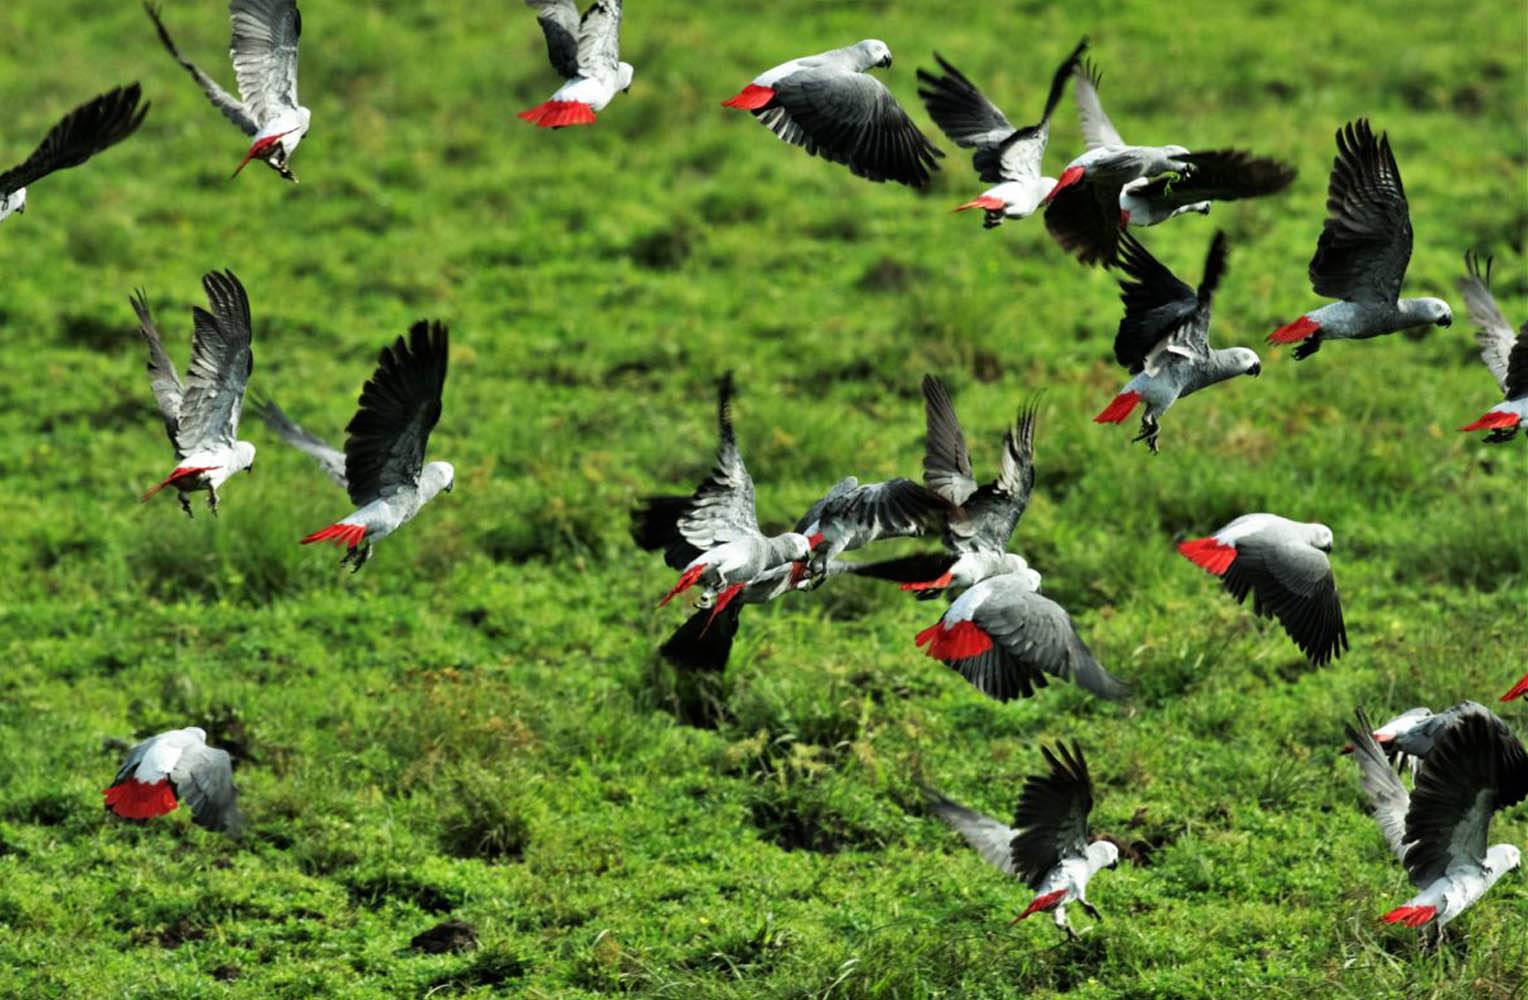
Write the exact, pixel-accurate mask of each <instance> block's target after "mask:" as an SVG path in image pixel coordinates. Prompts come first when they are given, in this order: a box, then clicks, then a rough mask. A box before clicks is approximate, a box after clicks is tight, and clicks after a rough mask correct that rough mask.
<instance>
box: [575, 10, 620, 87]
mask: <svg viewBox="0 0 1528 1000" xmlns="http://www.w3.org/2000/svg"><path fill="white" fill-rule="evenodd" d="M620 62H621V0H595V2H594V3H593V4H590V6H589V9H588V10H586V11H584V17H583V20H582V21H581V22H579V26H578V70H579V74H580V75H582V76H585V77H590V78H598V77H600V76H613V75H614V74H615V72H616V68H617V67H618V66H619V65H620Z"/></svg>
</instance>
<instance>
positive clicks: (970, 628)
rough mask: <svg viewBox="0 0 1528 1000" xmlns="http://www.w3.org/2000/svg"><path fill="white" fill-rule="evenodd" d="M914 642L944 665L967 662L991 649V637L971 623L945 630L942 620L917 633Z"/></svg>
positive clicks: (960, 623) (958, 623) (957, 623)
mask: <svg viewBox="0 0 1528 1000" xmlns="http://www.w3.org/2000/svg"><path fill="white" fill-rule="evenodd" d="M916 641H917V644H918V645H920V646H923V645H927V646H928V649H927V650H926V652H927V653H928V655H930V656H932V657H933V658H934V659H936V660H943V661H944V662H946V663H953V662H954V661H956V660H968V659H970V658H971V657H973V656H980V655H981V654H982V653H985V652H986V651H987V650H989V649H991V648H992V637H991V636H990V635H988V634H987V633H986V632H984V631H982V629H981V626H979V625H977V624H976V623H975V622H971V621H964V622H956V623H955V624H954V625H951V626H950V627H949V628H945V625H944V620H943V619H940V620H939V621H937V622H935V623H934V624H933V625H930V626H929V627H928V628H926V629H924V630H923V631H922V632H919V633H918V636H917V639H916Z"/></svg>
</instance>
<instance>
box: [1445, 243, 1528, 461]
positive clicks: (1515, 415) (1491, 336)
mask: <svg viewBox="0 0 1528 1000" xmlns="http://www.w3.org/2000/svg"><path fill="white" fill-rule="evenodd" d="M1464 266H1465V268H1466V269H1467V270H1468V271H1469V273H1468V274H1467V275H1466V276H1465V277H1463V278H1460V279H1459V291H1460V293H1461V294H1463V295H1464V304H1465V305H1466V306H1467V307H1468V308H1469V310H1470V319H1472V320H1474V321H1475V325H1476V326H1477V327H1479V328H1480V329H1479V330H1478V331H1477V332H1476V334H1475V339H1476V341H1477V342H1478V343H1479V344H1480V357H1481V360H1483V361H1484V362H1485V363H1486V367H1487V368H1489V369H1491V374H1492V375H1494V376H1496V384H1497V385H1499V386H1501V391H1502V394H1503V395H1505V396H1506V397H1507V398H1506V400H1505V401H1504V402H1500V403H1497V404H1496V405H1495V406H1493V407H1491V409H1490V410H1488V411H1487V412H1486V414H1485V416H1483V417H1481V418H1480V419H1479V420H1477V421H1475V422H1474V423H1472V424H1470V425H1468V426H1466V427H1461V428H1459V429H1460V430H1462V431H1483V430H1489V431H1490V432H1491V433H1490V434H1488V435H1486V441H1487V442H1489V443H1491V444H1499V443H1501V442H1503V441H1511V440H1512V438H1513V437H1515V436H1516V435H1517V430H1518V427H1519V426H1521V425H1522V424H1523V422H1524V421H1528V323H1524V324H1523V325H1522V326H1521V327H1520V328H1519V329H1518V331H1517V335H1516V337H1515V338H1514V336H1513V334H1512V327H1511V326H1509V325H1508V323H1507V318H1506V317H1505V316H1503V315H1502V314H1501V309H1500V308H1499V307H1498V306H1497V305H1496V299H1494V298H1493V297H1492V296H1491V258H1489V257H1487V258H1486V266H1485V267H1484V268H1483V269H1482V268H1481V266H1480V261H1479V260H1478V259H1477V258H1476V257H1475V255H1474V254H1472V253H1468V252H1467V253H1465V255H1464Z"/></svg>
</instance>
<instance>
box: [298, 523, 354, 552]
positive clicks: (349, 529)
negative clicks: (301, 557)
mask: <svg viewBox="0 0 1528 1000" xmlns="http://www.w3.org/2000/svg"><path fill="white" fill-rule="evenodd" d="M330 539H333V540H334V542H335V544H336V545H343V546H345V547H346V548H351V549H353V548H355V547H356V546H357V545H360V544H361V542H362V541H364V540H365V539H366V526H365V525H364V524H345V523H344V522H340V523H338V524H331V525H329V527H327V528H320V529H318V530H317V531H315V532H313V534H311V535H309V536H308V537H306V538H304V539H303V540H302V542H301V543H300V544H303V545H311V544H313V543H314V542H327V541H329V540H330Z"/></svg>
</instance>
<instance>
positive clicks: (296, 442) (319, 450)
mask: <svg viewBox="0 0 1528 1000" xmlns="http://www.w3.org/2000/svg"><path fill="white" fill-rule="evenodd" d="M252 404H253V407H254V413H255V416H257V417H259V418H260V419H261V420H262V421H263V422H264V423H265V426H267V427H269V428H270V429H271V430H272V431H275V432H276V436H277V437H279V438H281V440H283V441H285V442H286V443H287V444H289V445H291V446H292V447H293V448H296V449H297V450H298V451H300V452H302V453H303V454H304V455H307V456H308V457H309V458H311V459H313V460H314V461H315V462H317V463H318V467H319V468H320V469H323V470H324V475H326V476H328V477H329V478H330V479H332V480H334V481H335V483H337V484H338V485H339V487H340V489H344V488H345V453H344V452H342V451H340V450H339V449H338V448H335V447H334V446H333V445H331V444H329V442H327V441H325V440H324V439H323V438H321V437H318V436H317V435H315V434H312V433H310V432H308V431H305V430H303V428H302V426H301V425H299V424H298V423H297V422H296V421H294V420H293V419H292V418H291V417H289V416H287V415H286V411H285V410H283V409H282V408H281V407H279V406H277V405H276V402H275V400H272V399H267V398H265V397H263V396H262V397H257V398H255V399H254V400H252Z"/></svg>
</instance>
